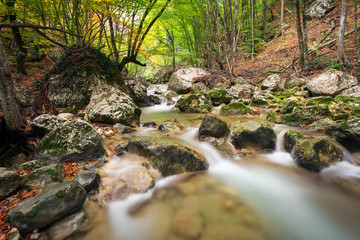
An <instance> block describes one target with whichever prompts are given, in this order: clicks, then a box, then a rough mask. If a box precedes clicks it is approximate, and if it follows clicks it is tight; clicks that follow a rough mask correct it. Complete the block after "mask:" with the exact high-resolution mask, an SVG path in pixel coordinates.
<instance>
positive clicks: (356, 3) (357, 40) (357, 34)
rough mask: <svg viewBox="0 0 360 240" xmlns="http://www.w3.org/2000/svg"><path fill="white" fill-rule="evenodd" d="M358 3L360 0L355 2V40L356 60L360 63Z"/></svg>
mask: <svg viewBox="0 0 360 240" xmlns="http://www.w3.org/2000/svg"><path fill="white" fill-rule="evenodd" d="M358 3H359V0H355V13H354V18H355V38H356V58H357V59H356V60H357V62H359V61H360V50H359V33H358V17H357V11H358Z"/></svg>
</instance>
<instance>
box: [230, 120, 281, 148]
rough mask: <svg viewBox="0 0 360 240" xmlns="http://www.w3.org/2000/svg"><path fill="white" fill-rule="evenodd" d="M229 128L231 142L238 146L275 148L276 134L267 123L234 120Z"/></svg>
mask: <svg viewBox="0 0 360 240" xmlns="http://www.w3.org/2000/svg"><path fill="white" fill-rule="evenodd" d="M230 129H231V140H232V143H233V144H234V145H235V146H236V147H238V148H247V147H256V148H261V149H267V148H269V149H275V144H276V134H275V132H274V130H273V129H272V127H271V126H270V125H269V124H266V123H263V122H261V121H255V120H250V121H246V122H241V121H236V122H233V124H232V125H231V127H230Z"/></svg>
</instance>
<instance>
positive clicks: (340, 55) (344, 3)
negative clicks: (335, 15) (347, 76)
mask: <svg viewBox="0 0 360 240" xmlns="http://www.w3.org/2000/svg"><path fill="white" fill-rule="evenodd" d="M347 3H348V0H342V4H341V18H340V26H339V36H338V49H337V58H338V61H339V62H340V63H343V64H345V63H346V62H347V59H346V56H345V46H344V39H345V37H344V36H345V26H346V15H347Z"/></svg>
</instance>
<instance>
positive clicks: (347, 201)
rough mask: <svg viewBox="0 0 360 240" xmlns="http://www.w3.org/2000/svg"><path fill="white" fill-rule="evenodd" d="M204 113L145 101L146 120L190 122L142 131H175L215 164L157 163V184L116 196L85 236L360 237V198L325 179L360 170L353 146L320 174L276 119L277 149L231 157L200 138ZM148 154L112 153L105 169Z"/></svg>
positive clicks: (116, 170) (115, 169) (164, 239)
mask: <svg viewBox="0 0 360 240" xmlns="http://www.w3.org/2000/svg"><path fill="white" fill-rule="evenodd" d="M202 116H203V115H201V114H186V113H181V112H179V111H178V110H173V109H172V108H171V106H167V105H166V104H162V105H157V106H154V107H149V108H144V109H143V113H142V119H141V122H146V121H155V122H162V121H165V120H170V121H179V122H181V123H182V124H184V126H186V129H185V130H184V131H183V132H180V133H176V134H175V133H171V134H168V133H166V132H161V131H159V130H157V129H156V128H144V127H141V128H138V129H137V132H136V133H135V136H154V135H159V136H160V135H165V136H167V137H171V138H172V139H176V141H179V142H180V143H182V144H185V145H187V146H190V147H192V148H195V149H196V150H198V151H199V152H201V153H203V154H204V156H205V158H206V160H207V162H208V163H209V170H208V171H206V172H197V173H191V174H180V175H176V176H170V177H166V178H162V177H161V176H160V174H159V173H158V172H157V171H156V170H154V169H150V173H151V174H152V176H153V177H154V179H155V186H154V187H153V188H152V189H150V190H149V191H147V192H146V193H139V194H132V195H130V196H128V197H127V198H125V199H122V200H113V201H109V202H108V203H107V204H106V206H105V208H104V211H103V212H102V213H101V214H99V220H98V221H97V223H96V227H95V228H93V229H91V230H90V231H88V232H87V234H85V235H83V236H82V237H81V239H103V240H107V239H109V240H111V239H114V240H138V239H139V240H140V239H144V240H145V239H146V240H180V239H184V240H185V239H189V240H190V239H201V240H232V239H234V240H235V239H239V240H242V239H243V240H253V239H254V240H257V239H259V240H260V239H264V240H265V239H269V240H272V239H274V240H282V239H284V240H287V239H289V240H292V239H294V240H324V239H326V240H356V239H359V236H360V200H359V198H356V197H354V196H353V195H350V194H348V193H346V192H345V191H342V190H341V189H339V188H337V187H335V186H333V184H332V183H331V181H326V179H331V178H332V177H334V176H338V175H348V174H349V175H352V176H356V177H360V167H358V166H355V165H353V164H352V156H351V154H350V153H348V152H345V155H346V156H345V160H344V161H343V162H340V163H337V164H336V165H334V166H332V167H330V168H327V169H325V170H323V171H322V172H321V173H319V174H314V173H309V172H307V171H305V170H302V169H299V168H298V167H297V166H296V165H295V163H294V160H293V159H292V157H291V156H290V154H289V153H286V152H284V151H283V150H282V148H281V144H280V142H281V141H280V140H281V137H282V133H283V130H284V129H288V128H289V127H288V126H284V125H276V126H275V128H274V130H275V131H276V133H277V136H278V143H277V147H276V150H275V151H273V152H269V153H255V154H249V155H246V156H243V157H240V156H239V157H236V158H226V157H224V156H222V155H221V154H220V153H219V152H218V151H217V150H216V149H215V148H214V147H212V146H211V145H210V144H208V143H206V142H200V141H199V140H198V137H197V131H198V128H199V125H200V123H201V121H202ZM234 118H238V117H234ZM141 161H142V159H141V158H140V157H137V156H134V155H128V154H126V155H124V156H121V157H118V156H113V157H112V159H110V161H109V163H108V164H107V165H105V167H104V172H105V173H106V175H107V176H108V177H109V179H110V180H108V181H116V179H117V176H119V175H120V174H121V173H122V172H123V171H124V169H128V168H139V169H141V168H144V167H143V166H141V164H140V163H141ZM106 181H107V179H105V180H104V179H103V184H104V182H105V183H106ZM76 239H80V237H77V238H76Z"/></svg>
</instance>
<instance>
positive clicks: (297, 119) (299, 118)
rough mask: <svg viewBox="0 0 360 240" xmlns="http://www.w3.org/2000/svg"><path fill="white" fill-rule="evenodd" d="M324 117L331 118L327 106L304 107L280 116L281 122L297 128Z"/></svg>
mask: <svg viewBox="0 0 360 240" xmlns="http://www.w3.org/2000/svg"><path fill="white" fill-rule="evenodd" d="M326 117H331V112H330V110H329V107H328V106H326V105H321V106H304V107H302V108H294V110H293V112H292V113H289V114H284V115H282V116H281V121H282V122H283V123H284V124H287V125H290V126H299V125H301V124H305V125H307V124H311V123H313V122H315V121H318V120H320V119H323V118H326Z"/></svg>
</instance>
